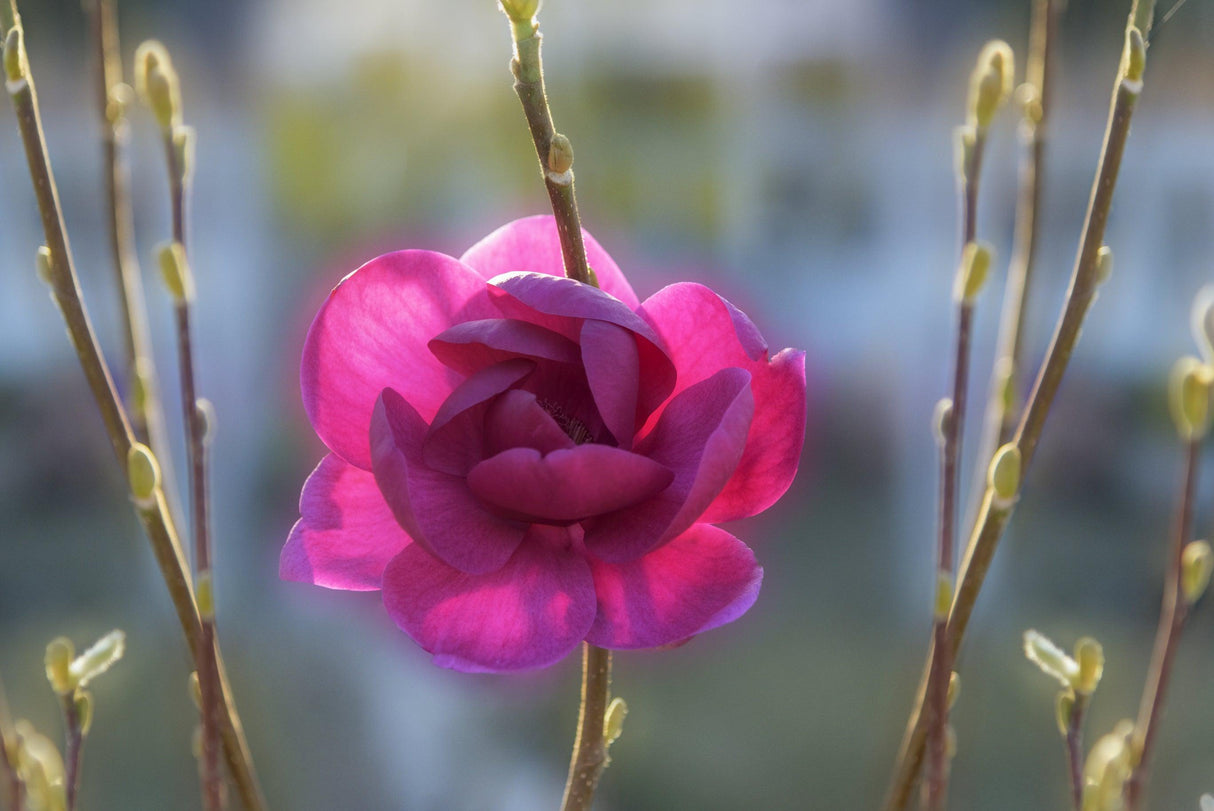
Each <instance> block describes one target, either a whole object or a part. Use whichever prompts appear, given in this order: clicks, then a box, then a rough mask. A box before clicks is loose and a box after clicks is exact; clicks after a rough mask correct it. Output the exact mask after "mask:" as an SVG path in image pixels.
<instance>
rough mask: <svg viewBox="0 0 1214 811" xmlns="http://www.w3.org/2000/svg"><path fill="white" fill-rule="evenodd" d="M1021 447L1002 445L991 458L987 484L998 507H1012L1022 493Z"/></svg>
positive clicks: (987, 472) (1008, 444) (1011, 444)
mask: <svg viewBox="0 0 1214 811" xmlns="http://www.w3.org/2000/svg"><path fill="white" fill-rule="evenodd" d="M1020 465H1021V461H1020V446H1019V445H1016V444H1015V443H1012V442H1008V443H1007V444H1005V445H1002V446H1001V447H1000V448H999V450H997V451H995V455H994V456H993V457H992V458H991V464H990V466H989V467H988V468H987V470H986V484H987V487H990V488H991V493H992V496H993V499H994V502H993V503H994V505H995V506H996V507H1000V508H1004V509H1006V508H1007V507H1009V506H1011V505H1012V503H1013V502H1014V501H1015V500H1016V495H1017V494H1018V493H1019V492H1020Z"/></svg>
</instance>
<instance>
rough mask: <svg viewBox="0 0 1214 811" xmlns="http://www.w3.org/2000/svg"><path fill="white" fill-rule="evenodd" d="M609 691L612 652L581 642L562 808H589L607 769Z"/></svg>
mask: <svg viewBox="0 0 1214 811" xmlns="http://www.w3.org/2000/svg"><path fill="white" fill-rule="evenodd" d="M610 690H611V651H609V650H604V649H603V648H599V647H595V646H594V645H591V644H590V643H589V642H584V643H582V708H581V711H580V712H579V713H578V721H577V740H576V741H575V742H574V745H573V758H572V759H571V760H570V762H569V778H568V779H567V780H566V781H565V798H564V800H562V802H561V811H588V809H589V808H590V806H591V803H593V802H594V792H595V789H596V788H598V785H599V778H600V777H602V776H603V770H604V769H606V768H607V741H606V739H605V738H604V736H603V719H604V718H605V716H606V714H607V704H608V700H609V698H610Z"/></svg>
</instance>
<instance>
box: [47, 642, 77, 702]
mask: <svg viewBox="0 0 1214 811" xmlns="http://www.w3.org/2000/svg"><path fill="white" fill-rule="evenodd" d="M75 657H76V648H75V647H74V646H73V645H72V640H70V639H68V638H67V637H65V636H57V637H55V638H54V639H52V640H51V641H50V643H48V644H47V646H46V680H47V681H49V682H50V683H51V689H52V690H54V691H55V692H56V693H58V694H59V695H61V696H65V695H67V694H68V693H70V692H72V690H75V689H76V680H75V679H74V678H73V677H72V659H74V658H75Z"/></svg>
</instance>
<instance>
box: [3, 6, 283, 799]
mask: <svg viewBox="0 0 1214 811" xmlns="http://www.w3.org/2000/svg"><path fill="white" fill-rule="evenodd" d="M11 7H12V9H13V19H12V21H11V26H12V28H15V29H18V30H19V29H20V25H21V23H20V18H19V16H18V15H17V14H16V6H15V1H14V2H13V4H12V6H11ZM6 33H7V32H6ZM18 36H20V34H18ZM7 87H8V91H9V96H10V98H11V99H12V102H13V108H14V110H15V112H16V116H17V125H18V129H19V131H20V133H21V139H22V143H23V144H24V147H25V155H26V160H27V162H28V164H29V170H30V177H31V180H32V182H33V188H34V195H35V197H36V199H37V202H38V211H39V214H40V216H41V219H42V226H43V232H44V234H45V237H46V244H47V246H48V248H49V250H50V256H51V261H50V279H49V281H50V285H51V293H52V295H53V297H54V299H55V303H56V304H57V305H58V307H59V310H60V313H61V314H62V316H63V320H64V323H65V324H66V326H67V330H68V335H69V338H70V339H71V342H72V346H73V347H74V348H75V350H76V354H77V357H78V359H79V361H80V366H81V369H82V371H83V372H84V376H85V379H86V381H87V382H88V385H89V389H90V391H91V392H92V395H93V399H94V400H95V401H96V403H97V408H98V410H99V411H100V412H101V418H102V422H103V423H104V424H105V429H106V434H107V435H108V436H109V439H110V445H111V447H112V449H113V451H114V455H115V457H116V458H117V460H118V463H119V465H121V466H122V467H123V469H124V470H125V466H126V461H127V454H128V452H129V451H130V448H131V446H132V445H133V444H134V442H135V441H136V438H135V435H134V432H133V430H132V428H131V424H130V421H129V419H128V418H127V415H126V412H125V410H124V409H123V407H122V402H121V400H120V399H119V397H118V393H117V390H116V389H115V387H114V383H113V379H112V377H111V376H110V372H109V366H108V365H107V364H106V361H105V358H104V357H103V356H102V354H101V351H100V348H99V346H98V343H97V338H96V335H95V333H94V332H93V327H92V323H91V321H90V320H89V317H88V312H87V310H86V308H85V306H84V301H83V298H82V297H81V294H80V287H79V282H78V281H77V276H76V270H75V266H74V263H73V260H72V256H71V251H70V248H69V246H68V239H67V232H66V230H65V228H64V226H63V214H62V210H61V208H60V205H59V193H58V190H57V189H56V186H55V181H54V175H53V173H52V171H51V167H50V161H49V159H48V157H47V151H46V142H45V139H44V137H43V132H42V121H41V116H40V114H39V110H38V104H37V99H36V95H35V90H34V83H33V78H32V76H31V75H30V72H29V66H28V64H25V63H24V58H22V60H21V76H20V78H17V79H12V78H10V79H9V81H8V84H7ZM137 512H138V515H139V518H140V520H141V522H142V523H143V526H144V530H145V531H146V532H147V535H148V539H149V540H150V541H151V544H152V551H153V553H154V555H155V557H156V562H157V565H158V566H159V567H160V572H161V576H162V577H163V579H164V582H165V585H166V587H167V588H168V590H169V596H170V597H171V598H172V600H173V605H174V607H175V608H176V611H177V618H178V621H179V622H180V623H181V627H182V631H183V633H184V635H185V637H186V643H187V645H188V646H189V648H190V650H191V655H195V656H196V651H197V648H198V639H199V637H200V635H201V624H200V621H199V617H198V612H197V609H196V606H195V601H194V591H193V584H192V582H191V580H190V576H189V574H188V568H187V566H186V564H185V560H184V557H183V555H182V551H181V544H180V541H179V540H178V537H177V531H176V527H175V524H174V523H173V519H172V517H171V515H170V514H169V510H168V507H167V504H166V503H165V500H164V494H163V492H162V491H159V490H158V491H157V493H156V499H155V501H154V503H153V504H151V505H150V506H148V507H146V508H144V507H140V508H138V509H137ZM196 664H197V663H196ZM217 668H218V671H219V679H220V688H221V691H222V693H223V695H224V701H223V704H222V706H221V708H220V710H221V712H222V715H223V717H222V719H221V721H222V724H223V727H222V735H223V740H224V752H225V756H226V760H227V763H228V766H229V768H230V769H231V771H232V775H233V779H234V781H235V783H236V785H237V788H238V790H239V792H240V796H241V799H242V802H243V803H244V806H245V808H246V809H248V811H261V809H264V808H265V799H264V798H263V796H262V793H261V788H260V786H259V785H258V781H257V776H256V773H255V771H254V769H253V762H252V757H251V755H250V754H249V750H248V744H247V742H246V741H245V737H244V730H243V729H242V727H241V723H240V718H239V716H238V715H237V712H236V706H235V702H234V701H233V699H232V696H231V692H230V688H229V687H228V685H227V681H226V676H225V674H224V671H223V665H222V658H221V657H218V655H217Z"/></svg>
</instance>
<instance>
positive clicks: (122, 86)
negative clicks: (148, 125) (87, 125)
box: [105, 82, 135, 125]
mask: <svg viewBox="0 0 1214 811" xmlns="http://www.w3.org/2000/svg"><path fill="white" fill-rule="evenodd" d="M134 100H135V90H134V89H133V88H132V87H131V86H130V85H129V84H127V83H126V82H119V83H118V84H116V85H114V86H113V87H111V88H110V92H109V93H108V94H107V95H106V101H105V120H106V121H109V122H110V124H115V125H116V124H118V123H119V122H121V121H122V120H123V119H125V118H126V112H127V110H128V109H130V107H131V102H133V101H134Z"/></svg>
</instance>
